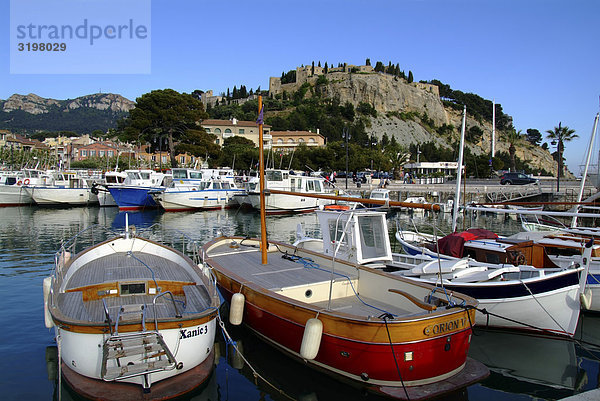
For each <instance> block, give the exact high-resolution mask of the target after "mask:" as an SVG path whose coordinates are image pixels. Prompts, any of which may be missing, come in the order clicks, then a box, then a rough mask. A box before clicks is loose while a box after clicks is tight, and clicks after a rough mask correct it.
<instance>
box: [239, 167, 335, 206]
mask: <svg viewBox="0 0 600 401" xmlns="http://www.w3.org/2000/svg"><path fill="white" fill-rule="evenodd" d="M265 189H266V190H267V192H266V194H265V195H266V196H265V212H266V213H267V214H279V213H281V214H283V213H302V212H311V211H313V210H316V209H318V208H320V207H322V206H325V205H330V204H332V203H333V201H332V200H328V199H319V198H317V197H308V196H306V197H304V196H298V195H297V194H310V195H333V193H332V192H331V191H329V190H327V189H326V188H325V179H324V178H322V177H310V176H301V175H295V174H290V173H289V170H266V171H265ZM272 189H273V190H279V191H287V192H295V193H296V195H287V194H279V193H273V192H270V191H269V190H272ZM248 200H249V202H250V203H251V204H252V207H253V208H254V209H257V210H260V191H251V192H249V193H248Z"/></svg>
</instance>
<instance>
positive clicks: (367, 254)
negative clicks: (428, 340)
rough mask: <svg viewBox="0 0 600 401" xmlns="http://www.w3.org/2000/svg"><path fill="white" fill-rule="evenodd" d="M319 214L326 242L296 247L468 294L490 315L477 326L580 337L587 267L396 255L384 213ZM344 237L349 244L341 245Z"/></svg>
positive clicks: (482, 317) (303, 241)
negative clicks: (578, 328) (543, 266)
mask: <svg viewBox="0 0 600 401" xmlns="http://www.w3.org/2000/svg"><path fill="white" fill-rule="evenodd" d="M317 216H318V217H319V223H320V226H321V232H322V233H323V239H307V238H301V239H300V240H299V241H297V242H296V243H295V245H296V246H297V247H302V248H304V249H311V250H314V251H320V252H322V253H324V254H326V255H334V254H335V255H336V258H337V259H342V260H347V261H352V262H355V263H359V264H361V265H363V266H366V267H370V268H373V269H380V270H385V271H387V272H391V273H392V274H397V275H401V276H403V277H406V278H408V279H411V280H415V281H419V282H422V283H429V284H433V285H436V286H437V288H438V291H441V293H442V294H443V293H444V292H460V293H463V294H467V295H469V296H471V297H473V298H476V299H477V300H478V301H479V305H480V306H479V308H480V309H481V310H483V309H485V310H486V311H487V312H489V313H490V314H483V313H478V314H477V316H476V319H475V322H476V323H477V324H480V325H489V326H495V327H501V328H511V329H519V330H530V331H538V332H539V331H547V332H551V333H554V334H559V335H565V336H573V334H574V333H575V329H576V326H577V320H578V317H579V309H580V306H579V305H580V303H579V302H580V301H579V298H580V293H581V281H580V274H581V272H582V271H583V267H578V266H569V267H565V268H555V269H539V268H536V267H533V266H527V265H520V266H514V265H513V264H511V263H508V264H502V263H489V262H484V261H476V260H474V259H468V258H459V257H451V256H446V255H443V254H442V255H440V257H439V258H438V255H437V254H436V253H434V252H433V251H430V250H429V249H427V248H423V250H421V253H418V252H415V253H414V254H412V255H408V254H397V253H392V250H391V245H390V241H389V238H388V234H387V233H388V228H387V221H386V216H385V214H384V213H382V212H377V211H369V210H360V209H358V210H355V211H348V212H343V213H340V212H331V211H318V212H317ZM340 237H343V238H347V240H344V242H342V243H341V245H339V246H338V244H339V243H340V239H339V238H340ZM425 250H427V252H430V253H429V254H426V253H425ZM461 256H462V255H461ZM442 257H446V259H442ZM588 260H589V258H588ZM579 262H581V258H580V259H579ZM588 266H589V263H588Z"/></svg>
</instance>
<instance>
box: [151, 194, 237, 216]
mask: <svg viewBox="0 0 600 401" xmlns="http://www.w3.org/2000/svg"><path fill="white" fill-rule="evenodd" d="M237 192H240V191H223V190H203V191H168V190H165V191H162V192H160V193H157V194H155V195H153V196H154V199H155V201H157V202H158V203H159V204H160V206H161V207H162V208H163V209H165V210H166V211H169V212H178V211H188V210H196V209H224V208H229V207H233V206H235V205H237V202H234V201H233V196H234V194H235V193H237Z"/></svg>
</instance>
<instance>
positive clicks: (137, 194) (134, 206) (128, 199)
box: [108, 186, 158, 210]
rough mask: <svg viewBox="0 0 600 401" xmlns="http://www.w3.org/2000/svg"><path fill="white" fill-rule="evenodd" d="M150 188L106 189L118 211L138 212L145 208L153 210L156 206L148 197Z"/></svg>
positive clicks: (116, 187)
mask: <svg viewBox="0 0 600 401" xmlns="http://www.w3.org/2000/svg"><path fill="white" fill-rule="evenodd" d="M152 189H155V188H150V187H128V186H114V187H108V190H109V191H110V194H111V195H112V197H113V199H114V200H115V203H116V204H117V205H118V206H119V210H138V209H145V208H155V207H158V204H157V203H156V202H155V201H154V199H153V198H152V196H150V194H149V192H150V190H152Z"/></svg>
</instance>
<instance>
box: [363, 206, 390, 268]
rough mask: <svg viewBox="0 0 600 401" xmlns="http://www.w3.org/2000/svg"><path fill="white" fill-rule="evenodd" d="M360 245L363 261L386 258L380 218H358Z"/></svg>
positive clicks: (384, 233)
mask: <svg viewBox="0 0 600 401" xmlns="http://www.w3.org/2000/svg"><path fill="white" fill-rule="evenodd" d="M358 227H359V230H360V241H361V243H360V245H361V251H362V257H363V259H371V258H380V257H384V256H387V252H386V246H385V245H386V242H385V235H387V233H386V232H384V230H383V224H381V216H359V217H358Z"/></svg>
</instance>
